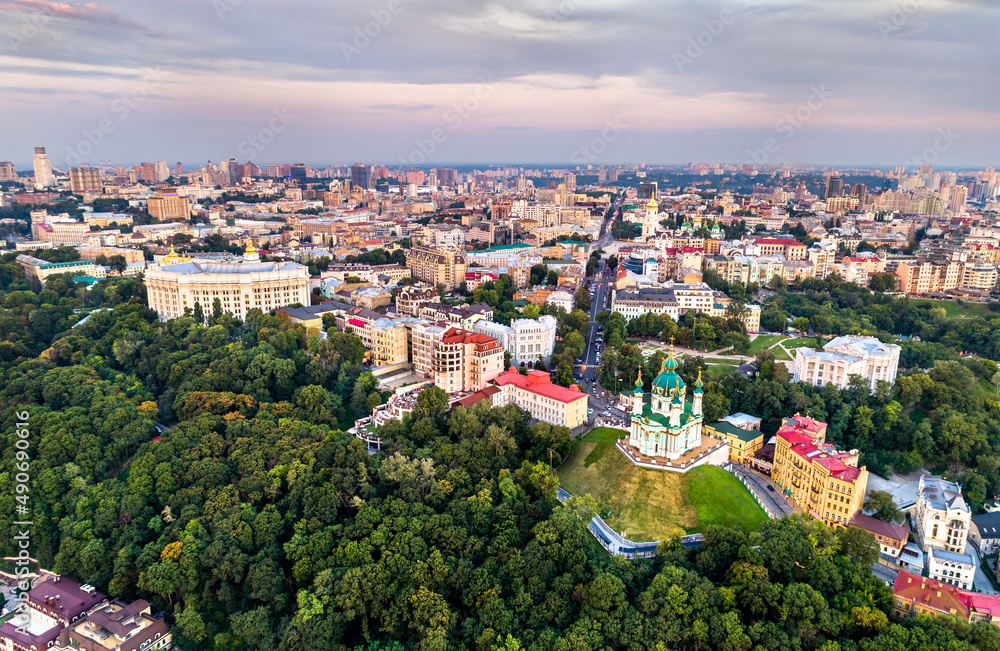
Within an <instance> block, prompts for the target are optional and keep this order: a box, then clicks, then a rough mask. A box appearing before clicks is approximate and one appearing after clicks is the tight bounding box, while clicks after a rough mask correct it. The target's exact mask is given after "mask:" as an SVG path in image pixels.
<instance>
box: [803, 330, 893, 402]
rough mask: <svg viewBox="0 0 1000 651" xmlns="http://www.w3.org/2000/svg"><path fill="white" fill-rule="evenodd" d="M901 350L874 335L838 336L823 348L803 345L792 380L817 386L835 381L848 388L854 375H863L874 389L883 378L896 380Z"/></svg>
mask: <svg viewBox="0 0 1000 651" xmlns="http://www.w3.org/2000/svg"><path fill="white" fill-rule="evenodd" d="M900 350H902V349H901V348H900V347H899V346H897V345H895V344H883V343H882V342H881V341H879V340H878V339H876V338H874V337H860V336H855V335H847V336H844V337H837V338H836V339H833V340H832V341H831V342H830V343H828V344H827V345H825V346H823V350H815V349H813V348H799V349H798V351H797V352H796V353H795V362H794V364H793V366H792V381H793V382H808V383H809V384H812V385H813V386H823V385H824V384H830V383H833V384H834V386H836V387H838V388H840V389H844V388H846V387H847V385H848V383H849V382H850V377H851V376H852V375H860V376H861V377H863V378H865V380H866V381H867V382H868V386H869V387H870V388H871V390H872V391H874V390H875V386H876V384H877V383H878V381H879V380H885V381H886V382H888V383H890V384H892V383H894V382H895V381H896V372H897V370H898V367H899V352H900Z"/></svg>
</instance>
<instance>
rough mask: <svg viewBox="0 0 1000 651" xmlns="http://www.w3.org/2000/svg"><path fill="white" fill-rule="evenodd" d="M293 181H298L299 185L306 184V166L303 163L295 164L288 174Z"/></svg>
mask: <svg viewBox="0 0 1000 651" xmlns="http://www.w3.org/2000/svg"><path fill="white" fill-rule="evenodd" d="M288 175H289V177H291V179H292V180H293V181H298V182H299V184H300V185H305V184H306V177H307V176H308V175H307V174H306V166H305V164H304V163H295V164H294V165H292V167H291V169H290V170H289V173H288Z"/></svg>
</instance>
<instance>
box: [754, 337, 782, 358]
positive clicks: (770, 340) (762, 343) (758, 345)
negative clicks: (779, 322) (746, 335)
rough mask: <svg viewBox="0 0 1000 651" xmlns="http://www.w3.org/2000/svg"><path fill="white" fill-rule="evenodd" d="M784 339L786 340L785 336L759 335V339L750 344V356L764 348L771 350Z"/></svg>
mask: <svg viewBox="0 0 1000 651" xmlns="http://www.w3.org/2000/svg"><path fill="white" fill-rule="evenodd" d="M782 339H785V335H757V338H756V339H754V340H753V341H751V342H750V354H751V355H752V354H754V353H756V352H757V351H758V350H761V349H763V348H770V347H771V346H773V345H774V344H776V343H778V342H779V341H781V340H782Z"/></svg>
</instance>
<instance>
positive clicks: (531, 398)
mask: <svg viewBox="0 0 1000 651" xmlns="http://www.w3.org/2000/svg"><path fill="white" fill-rule="evenodd" d="M490 385H491V386H493V387H496V388H498V389H499V392H497V393H494V394H493V396H492V400H493V405H494V406H496V407H503V406H504V405H510V404H514V405H517V406H518V407H520V408H521V409H524V410H527V411H528V412H530V413H531V416H532V418H537V419H538V420H542V421H545V422H546V423H552V424H553V425H563V426H565V427H568V428H570V429H573V428H574V427H579V426H580V425H582V424H584V423H585V422H586V421H587V405H588V404H589V399H590V397H589V396H588V395H587V394H586V393H584V392H582V391H580V388H579V387H578V386H577V385H575V384H574V385H572V386H571V387H569V388H566V387H561V386H559V385H556V384H552V381H551V378H550V376H549V374H548V373H545V372H543V371H528V374H527V375H521V374H520V373H518V372H517V370H516V369H514V367H511V368H510V369H508V371H507V372H506V373H503V374H502V375H500V376H499V377H497V378H495V379H494V380H493V381H492V382H491V383H490ZM491 393H492V392H491Z"/></svg>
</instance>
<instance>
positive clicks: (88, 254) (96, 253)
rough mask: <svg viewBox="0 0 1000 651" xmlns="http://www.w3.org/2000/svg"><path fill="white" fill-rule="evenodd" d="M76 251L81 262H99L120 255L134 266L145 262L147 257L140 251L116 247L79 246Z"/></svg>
mask: <svg viewBox="0 0 1000 651" xmlns="http://www.w3.org/2000/svg"><path fill="white" fill-rule="evenodd" d="M76 250H77V251H79V252H80V259H81V260H95V261H96V260H97V258H99V257H100V256H102V255H103V256H104V257H105V258H111V257H112V256H115V255H120V256H122V257H123V258H125V262H126V263H128V264H132V263H135V262H145V260H146V257H145V255H144V254H143V252H142V251H140V250H139V249H125V248H120V247H114V246H78V247H76Z"/></svg>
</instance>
